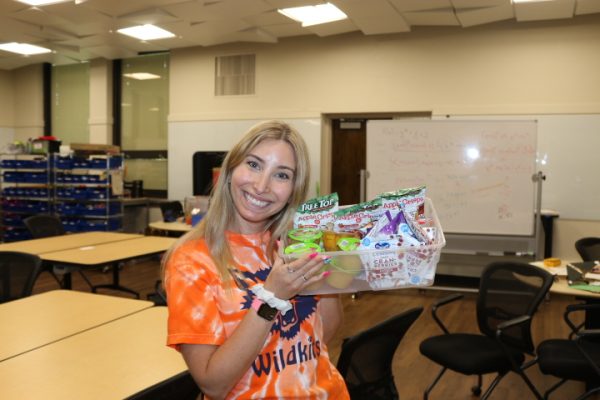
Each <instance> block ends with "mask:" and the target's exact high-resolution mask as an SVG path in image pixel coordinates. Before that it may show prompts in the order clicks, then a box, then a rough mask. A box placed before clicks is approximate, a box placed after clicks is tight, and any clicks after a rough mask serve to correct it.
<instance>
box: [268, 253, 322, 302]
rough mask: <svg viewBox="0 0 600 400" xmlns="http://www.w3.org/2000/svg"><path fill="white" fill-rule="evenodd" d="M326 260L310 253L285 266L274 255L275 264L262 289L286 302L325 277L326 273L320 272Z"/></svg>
mask: <svg viewBox="0 0 600 400" xmlns="http://www.w3.org/2000/svg"><path fill="white" fill-rule="evenodd" d="M326 259H327V256H322V255H320V254H318V253H312V254H308V255H306V256H304V257H301V258H298V259H296V260H294V261H292V262H290V263H287V264H286V263H285V262H284V261H283V259H281V257H279V256H278V255H275V263H274V264H273V268H272V269H271V272H270V273H269V276H268V277H267V280H266V281H265V283H264V288H265V289H267V290H269V291H271V292H273V293H274V294H275V297H277V298H280V299H282V300H288V299H290V298H292V297H294V296H295V295H297V294H298V293H300V292H301V291H302V290H304V288H305V287H307V286H309V285H312V284H314V283H317V282H319V281H321V280H323V279H325V278H326V277H327V275H328V273H327V272H322V267H323V263H324V261H325V260H326Z"/></svg>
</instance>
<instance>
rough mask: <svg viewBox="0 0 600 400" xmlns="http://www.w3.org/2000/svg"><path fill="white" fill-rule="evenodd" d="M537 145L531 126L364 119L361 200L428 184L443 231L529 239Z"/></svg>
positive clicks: (533, 123)
mask: <svg viewBox="0 0 600 400" xmlns="http://www.w3.org/2000/svg"><path fill="white" fill-rule="evenodd" d="M536 144H537V123H536V121H458V120H447V121H445V120H437V121H436V120H431V121H429V120H415V121H412V120H411V121H406V120H373V121H368V123H367V171H368V179H367V196H368V198H374V197H375V196H376V195H377V194H379V193H382V192H385V191H393V190H397V189H401V188H406V187H413V186H420V185H426V186H427V196H428V197H430V198H431V199H432V201H433V204H434V206H435V209H436V211H437V214H438V217H439V219H440V223H441V225H442V228H443V229H444V232H448V233H471V234H490V235H533V234H534V215H535V189H536V184H535V182H534V181H533V180H532V176H533V175H534V174H535V173H536Z"/></svg>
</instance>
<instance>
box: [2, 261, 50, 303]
mask: <svg viewBox="0 0 600 400" xmlns="http://www.w3.org/2000/svg"><path fill="white" fill-rule="evenodd" d="M41 271H42V260H41V259H40V258H39V257H38V256H36V255H34V254H29V253H22V252H18V251H0V303H4V302H7V301H11V300H16V299H21V298H23V297H27V296H31V292H32V291H33V285H34V284H35V281H36V279H37V277H38V275H39V274H40V272H41Z"/></svg>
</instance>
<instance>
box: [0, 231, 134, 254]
mask: <svg viewBox="0 0 600 400" xmlns="http://www.w3.org/2000/svg"><path fill="white" fill-rule="evenodd" d="M140 237H143V235H138V234H133V233H120V232H83V233H71V234H67V235H61V236H52V237H47V238H43V239H32V240H22V241H19V242H12V243H3V244H0V251H21V252H24V253H31V254H36V255H40V254H44V253H50V252H53V251H60V250H67V249H73V248H75V247H81V246H91V245H95V244H100V243H109V242H116V241H119V240H128V239H136V238H140Z"/></svg>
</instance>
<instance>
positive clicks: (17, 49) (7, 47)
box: [0, 42, 52, 56]
mask: <svg viewBox="0 0 600 400" xmlns="http://www.w3.org/2000/svg"><path fill="white" fill-rule="evenodd" d="M0 50H4V51H10V52H11V53H17V54H23V55H26V56H31V55H34V54H44V53H51V52H52V50H50V49H47V48H45V47H40V46H34V45H32V44H27V43H16V42H12V43H2V44H0Z"/></svg>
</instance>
